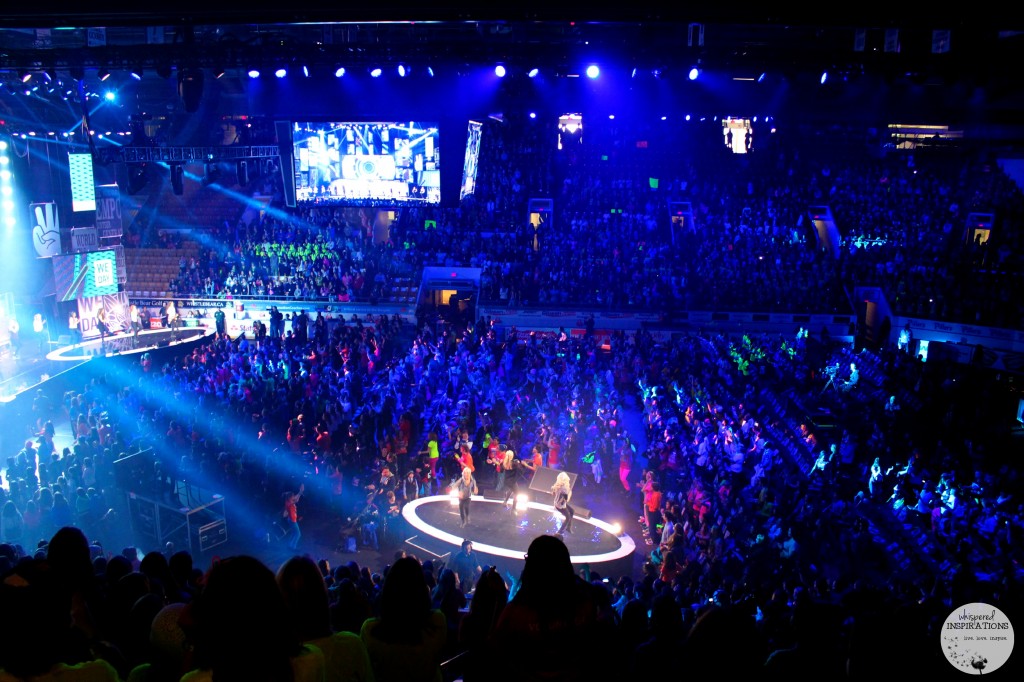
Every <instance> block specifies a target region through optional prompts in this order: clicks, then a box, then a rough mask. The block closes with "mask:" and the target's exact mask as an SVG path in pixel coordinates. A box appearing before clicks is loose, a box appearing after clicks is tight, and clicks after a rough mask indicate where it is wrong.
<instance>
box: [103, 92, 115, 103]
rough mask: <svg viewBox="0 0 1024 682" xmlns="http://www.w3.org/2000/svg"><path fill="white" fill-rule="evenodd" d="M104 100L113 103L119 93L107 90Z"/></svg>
mask: <svg viewBox="0 0 1024 682" xmlns="http://www.w3.org/2000/svg"><path fill="white" fill-rule="evenodd" d="M103 99H105V100H107V101H108V102H113V101H114V100H116V99H117V93H115V92H114V91H113V90H107V91H106V92H105V93H103Z"/></svg>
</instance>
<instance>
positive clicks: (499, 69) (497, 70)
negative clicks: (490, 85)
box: [494, 64, 505, 78]
mask: <svg viewBox="0 0 1024 682" xmlns="http://www.w3.org/2000/svg"><path fill="white" fill-rule="evenodd" d="M494 75H495V76H497V77H498V78H504V77H505V67H504V66H502V65H501V64H498V65H497V66H495V67H494Z"/></svg>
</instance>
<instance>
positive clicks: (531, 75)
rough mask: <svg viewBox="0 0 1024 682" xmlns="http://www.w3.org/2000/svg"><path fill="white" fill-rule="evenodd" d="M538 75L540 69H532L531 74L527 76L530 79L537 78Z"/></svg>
mask: <svg viewBox="0 0 1024 682" xmlns="http://www.w3.org/2000/svg"><path fill="white" fill-rule="evenodd" d="M538 73H540V69H530V72H529V73H527V74H526V75H527V76H529V77H530V78H536V77H537V74H538Z"/></svg>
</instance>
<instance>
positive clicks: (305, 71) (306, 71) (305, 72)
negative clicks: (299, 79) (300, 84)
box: [302, 64, 309, 78]
mask: <svg viewBox="0 0 1024 682" xmlns="http://www.w3.org/2000/svg"><path fill="white" fill-rule="evenodd" d="M302 75H303V76H305V77H306V78H309V67H308V66H306V65H305V64H303V65H302Z"/></svg>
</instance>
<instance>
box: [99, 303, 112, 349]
mask: <svg viewBox="0 0 1024 682" xmlns="http://www.w3.org/2000/svg"><path fill="white" fill-rule="evenodd" d="M96 329H98V330H99V332H100V343H101V344H103V343H106V341H107V334H108V333H110V326H109V325H108V324H107V309H106V308H102V307H101V308H100V309H99V312H97V313H96Z"/></svg>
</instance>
